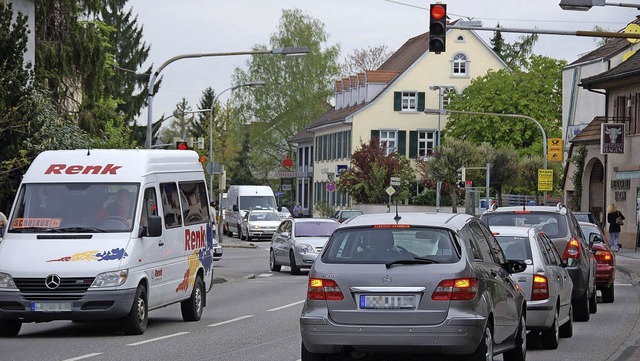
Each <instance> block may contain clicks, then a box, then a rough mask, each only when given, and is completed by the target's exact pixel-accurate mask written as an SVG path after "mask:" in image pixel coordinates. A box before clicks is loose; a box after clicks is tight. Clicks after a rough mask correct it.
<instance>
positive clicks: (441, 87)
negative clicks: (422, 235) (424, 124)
mask: <svg viewBox="0 0 640 361" xmlns="http://www.w3.org/2000/svg"><path fill="white" fill-rule="evenodd" d="M452 89H455V87H454V86H453V85H429V90H437V91H438V137H437V140H436V141H437V142H438V145H437V147H438V148H437V149H438V154H440V132H441V131H440V118H441V116H442V112H443V111H444V99H443V98H444V92H443V90H452ZM441 188H442V181H441V180H439V181H437V182H436V213H437V212H440V189H441Z"/></svg>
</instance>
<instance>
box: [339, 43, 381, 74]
mask: <svg viewBox="0 0 640 361" xmlns="http://www.w3.org/2000/svg"><path fill="white" fill-rule="evenodd" d="M392 54H393V52H391V51H389V50H388V49H387V46H386V45H379V46H374V47H368V48H367V49H355V50H354V51H353V52H351V54H349V55H347V57H346V58H345V59H344V63H343V64H342V66H341V67H340V68H341V70H342V76H349V75H354V74H357V73H361V72H363V71H365V70H375V69H378V67H379V66H380V65H382V63H384V62H385V61H386V60H387V59H389V57H390V56H391V55H392Z"/></svg>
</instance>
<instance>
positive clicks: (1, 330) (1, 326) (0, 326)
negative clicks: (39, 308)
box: [0, 320, 22, 337]
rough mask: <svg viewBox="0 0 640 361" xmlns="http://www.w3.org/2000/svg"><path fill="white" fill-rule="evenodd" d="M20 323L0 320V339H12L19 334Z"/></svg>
mask: <svg viewBox="0 0 640 361" xmlns="http://www.w3.org/2000/svg"><path fill="white" fill-rule="evenodd" d="M21 327H22V322H20V321H18V320H0V337H14V336H18V333H20V328H21Z"/></svg>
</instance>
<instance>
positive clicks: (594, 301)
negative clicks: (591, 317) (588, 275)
mask: <svg viewBox="0 0 640 361" xmlns="http://www.w3.org/2000/svg"><path fill="white" fill-rule="evenodd" d="M596 312H598V292H597V291H596V290H595V289H594V290H593V291H592V292H591V297H589V313H596Z"/></svg>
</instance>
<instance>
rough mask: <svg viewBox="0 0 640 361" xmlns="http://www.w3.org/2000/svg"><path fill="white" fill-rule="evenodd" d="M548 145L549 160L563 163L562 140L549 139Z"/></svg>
mask: <svg viewBox="0 0 640 361" xmlns="http://www.w3.org/2000/svg"><path fill="white" fill-rule="evenodd" d="M547 143H548V144H547V160H549V161H551V162H562V138H549V140H547Z"/></svg>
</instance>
